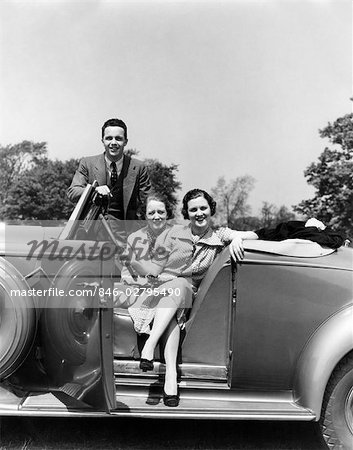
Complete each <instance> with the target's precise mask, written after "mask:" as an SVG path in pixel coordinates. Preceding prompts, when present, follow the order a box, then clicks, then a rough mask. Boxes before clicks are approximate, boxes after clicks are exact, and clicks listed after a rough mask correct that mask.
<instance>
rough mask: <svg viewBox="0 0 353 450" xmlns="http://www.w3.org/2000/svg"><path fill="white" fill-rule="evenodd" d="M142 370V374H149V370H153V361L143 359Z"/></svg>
mask: <svg viewBox="0 0 353 450" xmlns="http://www.w3.org/2000/svg"><path fill="white" fill-rule="evenodd" d="M140 369H141V370H142V372H147V370H153V359H151V360H149V359H145V358H141V360H140Z"/></svg>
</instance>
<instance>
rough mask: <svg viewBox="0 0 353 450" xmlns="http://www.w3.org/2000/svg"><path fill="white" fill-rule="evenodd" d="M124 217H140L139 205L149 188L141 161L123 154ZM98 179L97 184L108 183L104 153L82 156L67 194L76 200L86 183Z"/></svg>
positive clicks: (72, 199)
mask: <svg viewBox="0 0 353 450" xmlns="http://www.w3.org/2000/svg"><path fill="white" fill-rule="evenodd" d="M124 158H125V161H124V163H125V164H124V166H125V170H124V174H123V176H124V179H123V196H124V218H125V219H127V220H136V219H142V218H143V217H142V216H143V214H142V212H141V205H143V204H144V203H145V200H146V197H147V195H148V193H149V191H150V189H151V183H150V180H149V177H148V173H147V169H146V167H145V166H144V165H143V163H142V162H141V161H139V160H138V159H135V158H130V157H129V156H126V155H124ZM94 180H97V181H98V184H99V186H104V185H106V184H108V179H107V170H106V164H105V155H104V153H101V154H100V155H95V156H88V157H85V158H82V159H81V161H80V163H79V166H78V169H77V170H76V173H75V175H74V177H73V180H72V182H71V186H70V187H69V189H68V190H67V195H68V197H69V199H70V200H71V201H72V202H77V200H78V199H79V198H80V196H81V194H82V192H83V190H84V189H85V187H86V186H87V184H88V183H89V184H92V183H93V181H94Z"/></svg>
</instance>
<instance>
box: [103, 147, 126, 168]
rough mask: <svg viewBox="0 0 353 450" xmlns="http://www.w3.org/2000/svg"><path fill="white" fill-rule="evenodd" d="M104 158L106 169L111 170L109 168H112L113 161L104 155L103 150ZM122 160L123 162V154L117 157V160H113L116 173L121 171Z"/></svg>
mask: <svg viewBox="0 0 353 450" xmlns="http://www.w3.org/2000/svg"><path fill="white" fill-rule="evenodd" d="M104 159H105V165H106V166H107V169H108V170H109V171H111V170H112V167H111V163H112V162H113V161H111V160H110V159H109V158H108V157H107V155H106V153H105V152H104ZM123 162H124V155H123V156H122V157H121V158H120V159H118V161H115V163H116V171H117V172H118V173H119V172H120V171H121V168H122V167H123Z"/></svg>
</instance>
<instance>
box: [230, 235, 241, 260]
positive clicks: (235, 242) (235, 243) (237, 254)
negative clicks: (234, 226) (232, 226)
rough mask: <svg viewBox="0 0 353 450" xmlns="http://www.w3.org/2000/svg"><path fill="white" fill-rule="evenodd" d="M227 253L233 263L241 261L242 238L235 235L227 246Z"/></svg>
mask: <svg viewBox="0 0 353 450" xmlns="http://www.w3.org/2000/svg"><path fill="white" fill-rule="evenodd" d="M229 252H230V254H231V257H232V258H233V259H234V260H235V261H241V260H242V259H243V258H244V247H243V238H242V237H241V236H240V235H235V236H234V237H233V239H232V241H231V243H230V244H229Z"/></svg>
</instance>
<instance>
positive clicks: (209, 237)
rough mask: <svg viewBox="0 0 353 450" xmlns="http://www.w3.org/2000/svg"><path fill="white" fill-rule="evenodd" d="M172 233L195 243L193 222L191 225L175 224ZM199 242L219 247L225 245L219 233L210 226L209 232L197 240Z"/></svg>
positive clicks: (172, 235)
mask: <svg viewBox="0 0 353 450" xmlns="http://www.w3.org/2000/svg"><path fill="white" fill-rule="evenodd" d="M170 233H171V234H170V236H171V237H172V238H176V239H183V240H188V241H190V242H191V243H193V235H192V232H191V224H189V225H174V226H173V228H172V230H171V231H170ZM199 243H200V244H206V245H209V246H212V247H213V246H217V247H218V246H222V247H223V246H224V244H223V242H222V241H221V239H220V238H219V237H218V235H217V234H216V233H215V232H214V231H213V230H212V228H209V230H208V231H207V233H206V234H205V235H204V236H202V238H200V239H199V240H198V241H197V244H199Z"/></svg>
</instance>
